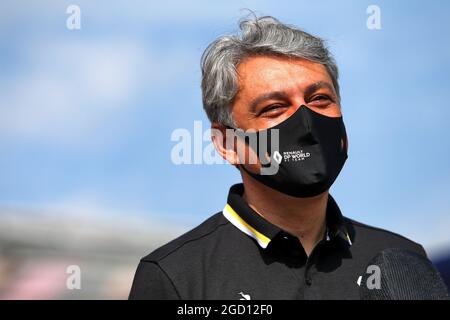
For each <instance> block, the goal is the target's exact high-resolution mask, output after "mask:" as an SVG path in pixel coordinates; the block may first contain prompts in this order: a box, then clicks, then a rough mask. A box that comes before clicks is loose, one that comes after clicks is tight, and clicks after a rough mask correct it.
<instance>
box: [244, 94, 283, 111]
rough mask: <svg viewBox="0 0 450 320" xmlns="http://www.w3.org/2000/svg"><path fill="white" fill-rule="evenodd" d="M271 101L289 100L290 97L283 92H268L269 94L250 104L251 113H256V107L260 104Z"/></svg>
mask: <svg viewBox="0 0 450 320" xmlns="http://www.w3.org/2000/svg"><path fill="white" fill-rule="evenodd" d="M271 99H274V100H277V99H278V100H289V96H288V95H287V94H286V93H285V92H283V91H273V92H268V93H264V94H262V95H259V96H257V97H256V98H255V99H253V101H252V102H251V103H250V112H251V113H255V112H256V107H257V106H258V104H260V103H261V102H263V101H265V100H271Z"/></svg>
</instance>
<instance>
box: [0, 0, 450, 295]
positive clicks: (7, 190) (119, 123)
mask: <svg viewBox="0 0 450 320" xmlns="http://www.w3.org/2000/svg"><path fill="white" fill-rule="evenodd" d="M372 4H374V5H378V6H379V7H380V9H381V29H380V30H369V29H368V28H367V26H366V20H367V19H368V17H369V14H367V12H366V9H367V7H368V6H369V5H372ZM69 5H78V6H79V8H80V10H81V20H80V21H81V29H75V30H70V29H68V28H67V26H66V21H67V19H68V18H69V16H70V14H68V13H66V10H67V8H68V7H69ZM245 8H248V9H251V10H253V11H254V12H255V13H256V14H257V15H272V16H274V17H276V18H278V19H279V20H281V21H282V22H285V23H289V24H293V25H296V26H298V27H300V28H303V29H304V30H306V31H308V32H311V33H313V34H315V35H318V36H320V37H322V38H325V39H326V40H328V44H329V46H330V48H331V51H332V52H333V53H334V55H335V58H336V60H337V63H338V66H339V68H340V73H341V78H340V85H341V95H342V107H343V113H344V119H345V123H346V127H347V131H348V135H349V159H348V161H347V163H346V166H345V167H344V169H343V171H342V173H341V175H340V177H339V178H338V180H337V181H336V183H335V184H334V186H333V187H332V190H331V194H333V196H334V197H335V199H337V201H338V203H339V205H340V207H341V210H342V211H343V213H344V215H346V216H348V217H351V218H353V219H356V220H359V221H361V222H364V223H367V224H371V225H375V226H378V227H382V228H385V229H388V230H392V231H395V232H397V233H400V234H402V235H404V236H406V237H408V238H410V239H412V240H414V241H416V242H419V243H421V244H423V245H424V247H425V248H426V250H427V252H428V254H429V255H430V256H431V257H432V258H433V259H434V260H435V261H441V260H442V259H444V258H445V257H446V255H449V254H450V232H449V228H450V214H449V213H450V199H449V196H450V165H449V162H450V161H449V157H450V139H449V138H450V126H449V119H450V106H449V102H448V100H447V98H448V95H449V92H450V91H449V89H450V77H449V74H450V41H449V39H450V20H449V19H448V14H449V12H450V2H448V1H444V0H442V1H438V0H435V1H364V0H346V1H339V2H337V1H331V0H330V1H324V0H321V1H299V0H296V1H281V0H279V1H222V2H218V1H215V2H211V1H181V0H180V1H170V0H169V1H163V2H160V1H114V2H111V1H41V0H39V1H12V0H3V1H2V2H0V298H5V299H9V298H30V299H31V298H44V299H46V298H80V297H82V298H125V297H126V295H127V294H128V290H129V287H130V285H131V279H132V276H133V273H134V269H135V267H136V265H137V262H138V259H139V257H141V256H144V255H146V254H147V253H149V252H150V251H151V250H153V249H154V248H155V247H156V246H159V245H161V244H163V243H164V242H166V241H169V240H170V239H172V238H173V237H176V236H178V235H179V234H181V233H183V232H184V231H186V230H188V229H189V228H191V227H194V226H196V225H197V224H199V223H200V222H202V221H203V220H204V219H206V218H207V217H209V216H210V215H212V214H213V213H215V212H218V211H220V210H221V209H222V208H223V206H224V204H225V201H226V195H227V192H228V188H229V187H230V185H231V184H233V183H236V182H239V180H240V177H239V175H238V172H237V171H236V170H235V169H233V168H232V167H230V166H228V165H206V164H200V165H175V164H174V163H173V162H172V160H171V150H172V148H173V147H174V146H175V145H176V144H177V142H174V141H172V140H171V134H172V132H173V131H174V130H176V129H178V128H185V129H187V130H189V131H190V132H192V134H193V131H194V121H196V120H199V121H202V126H203V131H206V130H207V129H208V128H209V122H208V120H207V118H206V116H205V114H204V112H203V109H202V102H201V91H200V77H201V72H200V67H199V61H200V56H201V54H202V52H203V50H204V49H205V48H206V46H207V45H208V44H209V43H210V42H211V41H213V40H214V39H215V38H216V37H218V36H220V35H223V34H225V33H233V32H235V31H237V29H238V25H237V22H238V20H239V19H240V18H241V17H243V16H245V15H246V14H248V11H246V10H244V9H245ZM193 139H194V137H193ZM208 144H209V142H208V141H204V142H203V146H204V147H205V146H207V145H208ZM69 264H75V265H80V267H81V270H82V275H83V277H82V279H83V283H84V284H85V285H84V287H83V289H82V290H67V289H66V288H65V282H64V281H65V279H66V277H67V274H66V270H65V268H66V266H67V265H69ZM37 274H39V275H40V277H37ZM43 274H44V275H46V277H47V278H46V277H45V276H43ZM106 283H108V284H107V285H106Z"/></svg>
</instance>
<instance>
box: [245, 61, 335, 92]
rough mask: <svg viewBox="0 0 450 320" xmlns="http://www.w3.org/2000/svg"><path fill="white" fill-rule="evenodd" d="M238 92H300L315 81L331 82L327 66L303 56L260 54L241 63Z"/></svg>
mask: <svg viewBox="0 0 450 320" xmlns="http://www.w3.org/2000/svg"><path fill="white" fill-rule="evenodd" d="M238 75H239V92H241V93H242V91H250V92H247V93H254V94H256V95H259V94H263V93H265V92H271V91H278V92H279V91H283V92H286V93H289V91H290V90H295V91H297V90H298V89H299V87H302V86H309V85H312V84H314V83H329V84H332V81H331V77H330V75H329V74H328V72H327V70H326V68H325V67H324V66H323V65H322V64H320V63H315V62H312V61H309V60H305V59H301V58H284V57H283V58H282V57H271V56H258V57H250V58H247V59H245V60H244V61H243V62H242V63H241V64H239V66H238Z"/></svg>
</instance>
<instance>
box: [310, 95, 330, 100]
mask: <svg viewBox="0 0 450 320" xmlns="http://www.w3.org/2000/svg"><path fill="white" fill-rule="evenodd" d="M320 100H330V98H329V97H328V96H326V95H323V94H321V95H318V96H315V97H313V98H312V99H311V101H320Z"/></svg>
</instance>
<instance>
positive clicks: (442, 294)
mask: <svg viewBox="0 0 450 320" xmlns="http://www.w3.org/2000/svg"><path fill="white" fill-rule="evenodd" d="M365 271H366V272H365V274H364V275H363V276H362V277H361V279H360V282H359V281H358V283H359V284H360V291H359V293H360V298H361V299H362V300H449V299H450V298H449V294H448V290H447V286H446V285H445V283H444V281H443V280H442V278H441V276H440V275H439V272H438V271H437V270H436V268H435V267H434V266H433V264H432V263H431V261H430V260H428V259H427V258H426V257H424V256H423V255H420V254H418V253H416V252H413V251H409V250H406V249H400V248H391V249H385V250H383V251H381V252H380V253H379V254H378V255H376V256H375V257H374V258H373V259H372V260H371V261H370V263H369V265H368V266H367V268H366V270H365Z"/></svg>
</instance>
